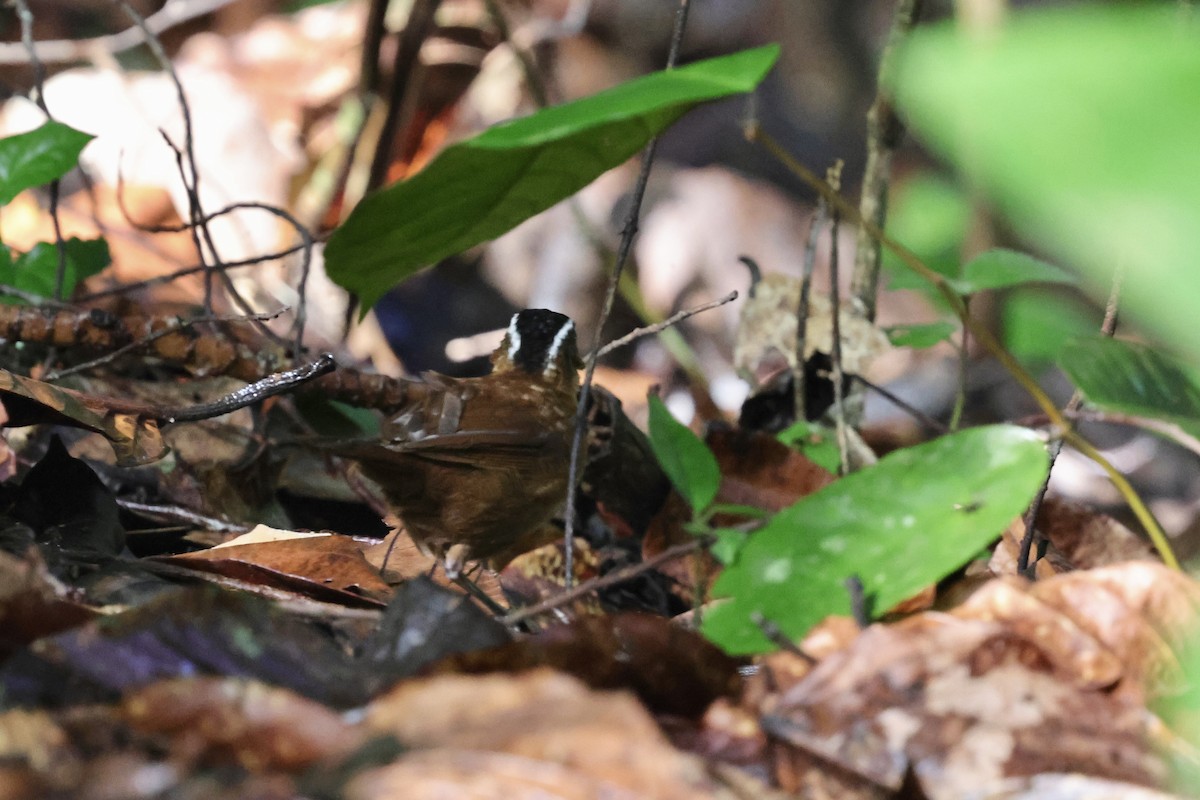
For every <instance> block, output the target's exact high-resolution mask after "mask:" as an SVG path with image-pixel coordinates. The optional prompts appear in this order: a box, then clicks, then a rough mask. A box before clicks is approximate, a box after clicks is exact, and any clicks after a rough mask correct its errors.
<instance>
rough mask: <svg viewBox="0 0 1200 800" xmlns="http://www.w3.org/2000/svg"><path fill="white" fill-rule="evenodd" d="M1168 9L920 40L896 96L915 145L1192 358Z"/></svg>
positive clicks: (1195, 253) (1199, 78)
mask: <svg viewBox="0 0 1200 800" xmlns="http://www.w3.org/2000/svg"><path fill="white" fill-rule="evenodd" d="M1184 19H1185V18H1184V16H1183V15H1181V14H1179V13H1178V9H1177V8H1176V7H1175V6H1174V5H1171V4H1166V3H1136V4H1126V5H1125V6H1120V5H1117V4H1095V3H1088V4H1071V5H1069V6H1067V7H1064V8H1055V9H1038V10H1029V11H1023V12H1020V13H1014V14H1012V15H1010V17H1009V20H1008V21H1007V23H1006V24H1005V25H1004V26H1003V27H1002V28H1000V29H998V30H996V31H989V34H994V35H989V36H987V37H979V36H976V35H973V32H972V31H970V30H968V29H967V28H966V27H965V26H956V25H954V24H945V25H935V26H930V27H929V28H927V29H924V30H918V31H917V32H915V33H914V34H913V36H912V38H911V41H910V43H909V45H908V46H906V47H905V48H904V49H903V50H902V51H901V53H900V57H899V59H898V61H897V68H898V69H897V70H896V74H897V81H896V84H895V93H896V97H897V102H898V106H899V108H900V110H901V113H902V114H903V115H904V117H905V118H906V120H907V121H908V122H909V123H910V125H911V127H912V128H913V130H914V132H915V134H916V135H917V136H919V137H920V138H921V139H922V140H923V141H924V142H925V143H926V144H927V145H929V146H931V147H932V148H933V149H935V150H937V151H938V152H939V153H940V154H941V155H942V156H943V157H945V158H947V159H948V160H949V161H950V162H952V163H953V164H954V165H955V166H956V167H957V168H958V169H959V170H960V171H961V172H962V173H964V174H965V175H966V176H967V177H968V178H969V179H970V180H971V181H972V183H974V184H975V185H976V186H977V187H978V189H979V190H980V191H981V192H982V193H983V194H986V195H987V196H988V197H989V198H990V199H991V201H992V203H993V204H994V206H995V207H996V208H997V209H998V210H999V211H1000V212H1001V213H1003V214H1004V215H1005V216H1007V217H1008V218H1009V220H1011V222H1012V223H1013V224H1014V226H1015V227H1016V228H1017V230H1018V231H1019V232H1020V233H1022V234H1023V235H1024V236H1026V237H1028V238H1029V239H1031V240H1032V241H1034V242H1036V243H1037V244H1038V245H1039V246H1040V248H1041V249H1042V250H1044V251H1045V252H1047V253H1049V254H1051V255H1052V256H1053V257H1054V258H1056V259H1059V260H1061V261H1062V262H1063V263H1064V264H1069V265H1071V266H1073V267H1076V268H1078V269H1079V270H1081V271H1082V272H1083V273H1084V274H1086V275H1088V276H1089V277H1090V284H1091V288H1092V290H1093V292H1094V293H1095V294H1096V296H1098V297H1103V296H1106V295H1107V293H1108V287H1109V285H1110V284H1111V275H1112V272H1113V271H1114V270H1115V269H1117V268H1118V267H1121V268H1124V269H1125V270H1126V274H1127V275H1129V276H1130V280H1127V281H1126V282H1125V283H1124V286H1123V289H1122V296H1121V307H1122V311H1123V312H1125V311H1128V312H1129V313H1130V315H1131V317H1132V318H1134V319H1137V320H1139V321H1140V322H1142V323H1143V324H1145V325H1147V326H1150V327H1152V328H1153V329H1154V330H1155V331H1157V332H1158V334H1159V335H1160V338H1161V339H1162V340H1163V341H1168V342H1178V343H1180V346H1181V347H1185V348H1188V351H1189V352H1190V353H1191V354H1192V355H1200V339H1198V338H1197V337H1196V336H1195V335H1194V331H1195V315H1196V307H1195V306H1196V298H1197V297H1200V180H1197V179H1196V169H1195V168H1194V165H1196V164H1197V156H1196V143H1197V142H1198V141H1200V103H1197V102H1196V97H1197V94H1196V92H1197V88H1196V87H1198V86H1200V47H1198V46H1197V36H1196V25H1195V24H1188V23H1186V22H1185V21H1184Z"/></svg>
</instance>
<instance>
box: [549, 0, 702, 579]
mask: <svg viewBox="0 0 1200 800" xmlns="http://www.w3.org/2000/svg"><path fill="white" fill-rule="evenodd" d="M690 8H691V0H679V8H678V10H677V11H676V12H675V29H674V30H673V31H672V33H671V49H670V51H669V52H668V54H667V66H666V68H667V69H668V70H671V69H673V68H674V67H675V62H676V61H677V60H678V59H679V48H680V45H681V44H682V43H683V31H684V28H686V27H687V17H688V10H689V9H690ZM657 147H658V137H657V136H656V137H654V138H653V139H651V140H650V143H649V144H648V145H646V150H645V152H644V153H643V154H642V167H641V170H640V171H639V172H638V177H637V183H636V184H635V185H634V188H633V196H632V198H631V201H630V205H629V213H628V214H627V215H626V217H625V226H624V228H623V229H622V231H621V243H620V246H619V247H618V248H617V259H616V261H615V262H614V263H613V271H612V275H610V276H609V281H608V290H607V291H606V292H605V294H604V306H603V308H602V309H601V311H600V316H599V317H598V318H597V319H596V332H595V334H594V336H593V339H592V347H591V355H589V356H588V359H587V367H586V369H585V370H584V375H583V387H582V388H581V389H580V390H579V410H578V412H577V413H576V415H575V435H574V437H573V438H572V439H571V463H570V465H569V466H568V475H567V477H568V480H567V504H566V509H565V511H564V514H565V516H566V521H565V522H566V530H565V531H564V534H563V535H564V537H565V539H566V543H565V547H564V548H563V549H564V551H565V552H564V557H563V566H564V569H565V571H566V580H565V583H566V585H567V588H568V589H569V588H570V586H571V584H572V582H573V581H574V578H575V571H574V570H575V542H574V537H575V485H576V481H577V480H578V479H579V453H580V451H581V450H582V448H583V434H584V431H586V430H587V411H588V400H589V399H590V398H591V394H592V379H593V377H594V376H595V374H596V356H597V354H598V353H599V352H600V337H601V335H602V334H603V332H604V323H605V322H606V321H607V320H608V317H609V314H611V313H612V307H613V302H614V301H615V299H616V296H617V287H618V286H619V285H620V283H621V273H622V272H623V271H624V269H625V262H626V261H627V260H628V259H629V252H630V250H631V249H632V248H633V239H634V237H635V236H636V235H637V231H638V217H639V215H640V214H641V212H642V198H644V197H645V196H646V183H647V182H648V181H649V180H650V168H651V166H653V164H654V151H655V149H656V148H657Z"/></svg>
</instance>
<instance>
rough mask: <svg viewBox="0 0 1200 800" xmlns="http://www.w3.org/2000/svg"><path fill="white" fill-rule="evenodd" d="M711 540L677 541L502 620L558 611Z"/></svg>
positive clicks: (510, 621)
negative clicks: (636, 561)
mask: <svg viewBox="0 0 1200 800" xmlns="http://www.w3.org/2000/svg"><path fill="white" fill-rule="evenodd" d="M712 542H713V539H712V537H706V536H697V537H696V538H695V539H692V540H691V541H688V542H684V543H683V544H677V545H675V546H674V547H668V548H667V549H666V550H663V551H662V552H661V553H659V554H658V555H656V556H655V557H654V558H651V559H649V560H647V561H642V562H641V563H638V564H630V565H628V566H625V567H621V568H620V569H618V570H614V571H613V572H610V573H608V574H607V575H603V576H601V577H599V578H593V579H591V580H590V581H585V582H583V583H581V584H579V585H578V586H575V587H570V586H568V587H567V589H566V591H563V592H560V593H559V594H556V595H554V596H553V597H549V598H546V599H545V600H542V601H541V602H540V603H535V604H534V605H531V606H526V607H524V608H518V609H517V610H515V611H513V612H512V613H511V614H509V615H508V616H506V617H504V619H502V620H501V622H503V623H504V624H505V625H515V624H517V623H518V622H522V621H524V620H527V619H529V618H530V617H536V616H538V615H539V614H545V613H547V612H550V611H553V610H555V609H556V608H562V607H563V606H565V605H567V604H568V603H571V602H574V601H575V600H578V599H579V598H580V597H584V596H586V595H589V594H591V593H592V592H598V591H600V590H601V589H607V588H608V587H609V586H615V585H616V584H618V583H623V582H625V581H627V580H631V579H632V578H636V577H637V576H639V575H641V574H642V573H645V572H649V571H650V570H652V569H658V568H659V567H661V566H662V565H663V564H666V563H667V562H668V561H674V560H675V559H677V558H681V557H683V556H686V555H687V554H688V553H694V552H696V551H697V550H700V549H702V548H704V547H707V546H708V545H710V544H711V543H712Z"/></svg>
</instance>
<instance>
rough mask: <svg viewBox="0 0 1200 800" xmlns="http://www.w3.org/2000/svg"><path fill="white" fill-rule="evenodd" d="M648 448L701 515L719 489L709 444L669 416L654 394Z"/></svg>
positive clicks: (674, 484)
mask: <svg viewBox="0 0 1200 800" xmlns="http://www.w3.org/2000/svg"><path fill="white" fill-rule="evenodd" d="M650 447H651V448H652V449H653V450H654V457H655V458H657V459H658V463H659V464H660V465H661V466H662V468H663V472H665V473H667V477H668V478H670V480H671V484H672V485H673V486H674V487H675V489H676V491H678V492H679V493H680V494H681V495H683V499H684V500H686V501H687V503H688V505H689V506H691V508H692V513H693V514H701V513H703V512H704V511H705V509H707V508H708V507H709V506H710V505H712V502H713V500H714V499H716V497H717V490H718V489H719V488H721V468H720V467H719V466H717V459H716V457H715V456H713V454H712V451H711V450H709V449H708V445H706V444H705V443H704V442H702V441H701V440H700V437H699V436H697V435H696V434H694V433H692V431H691V429H689V428H688V427H687V426H686V425H684V424H683V423H681V422H680V421H679V420H677V419H675V418H674V417H673V416H671V412H670V411H668V410H667V407H666V406H665V405H663V401H662V400H661V399H660V398H659V397H658V396H657V395H650Z"/></svg>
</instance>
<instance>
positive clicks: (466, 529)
mask: <svg viewBox="0 0 1200 800" xmlns="http://www.w3.org/2000/svg"><path fill="white" fill-rule="evenodd" d="M491 366H492V369H491V372H490V373H488V374H487V375H484V376H482V377H478V378H452V377H449V376H446V375H440V374H438V373H434V372H426V373H424V374H422V375H421V380H420V381H419V382H416V383H414V384H413V386H412V388H411V391H410V392H409V398H410V399H409V401H408V402H407V403H406V404H405V405H404V406H403V407H401V408H400V409H398V410H397V411H396V412H395V413H394V415H393V416H391V418H390V419H388V420H387V421H385V422H384V423H383V425H382V426H381V428H380V437H379V439H378V440H359V441H356V442H346V443H342V444H341V445H338V446H336V447H334V448H332V449H333V450H334V452H336V453H337V454H338V455H340V456H345V457H347V458H350V459H352V460H354V461H356V462H357V463H358V464H359V468H360V470H361V471H362V473H363V474H364V475H366V477H368V478H369V479H371V480H372V481H374V482H375V483H376V484H378V485H379V487H380V489H381V490H382V493H383V497H384V499H385V501H386V502H387V504H388V507H389V509H390V510H391V511H393V512H395V514H396V515H397V516H398V517H399V518H400V520H401V521H402V522H403V523H404V527H405V529H406V530H407V532H408V534H409V535H410V536H411V537H412V539H413V541H414V542H415V543H416V544H417V546H418V547H419V548H421V549H422V550H423V551H424V552H426V553H427V554H429V555H431V556H434V557H435V558H438V559H440V561H441V563H442V565H443V567H444V568H445V570H446V572H447V574H448V575H449V576H450V577H451V578H457V577H458V576H459V575H460V574H461V572H462V569H463V567H464V565H465V564H467V563H468V562H480V563H483V564H485V565H486V566H489V567H490V568H492V569H495V570H499V569H502V568H503V567H504V566H505V565H506V564H507V563H508V562H509V561H511V560H512V559H513V558H515V557H516V556H518V555H521V554H522V553H524V552H528V551H529V550H533V549H535V548H537V547H539V546H541V545H543V544H547V543H548V541H549V540H550V538H551V537H552V536H553V529H552V528H551V529H549V530H550V534H549V536H548V535H547V526H546V523H548V522H549V521H550V520H551V519H552V518H553V516H554V514H555V512H556V511H557V510H558V509H559V507H560V506H561V505H562V503H563V501H564V500H565V499H566V493H567V485H568V473H569V467H570V453H571V440H572V435H573V430H574V424H575V416H576V412H577V409H578V391H579V370H580V368H582V366H583V362H582V360H581V359H580V356H579V348H578V344H577V341H576V331H575V324H574V323H573V322H572V321H571V320H570V318H569V317H567V316H566V315H564V314H559V313H558V312H555V311H550V310H548V309H544V308H535V309H525V310H523V311H519V312H517V313H516V314H514V315H513V317H512V320H511V322H510V323H509V326H508V328H507V330H506V331H505V334H504V339H503V341H501V343H500V346H499V347H497V348H496V350H495V351H494V352H493V353H492V355H491Z"/></svg>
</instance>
